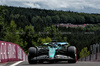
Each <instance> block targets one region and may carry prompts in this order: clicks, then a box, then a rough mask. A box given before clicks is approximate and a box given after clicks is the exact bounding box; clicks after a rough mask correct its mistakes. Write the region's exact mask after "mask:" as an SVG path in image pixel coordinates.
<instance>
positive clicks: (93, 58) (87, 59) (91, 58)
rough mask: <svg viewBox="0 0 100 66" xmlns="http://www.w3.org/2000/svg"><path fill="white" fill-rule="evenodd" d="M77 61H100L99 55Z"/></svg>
mask: <svg viewBox="0 0 100 66" xmlns="http://www.w3.org/2000/svg"><path fill="white" fill-rule="evenodd" d="M78 61H100V53H96V54H91V55H89V56H86V57H84V58H81V59H79V60H78Z"/></svg>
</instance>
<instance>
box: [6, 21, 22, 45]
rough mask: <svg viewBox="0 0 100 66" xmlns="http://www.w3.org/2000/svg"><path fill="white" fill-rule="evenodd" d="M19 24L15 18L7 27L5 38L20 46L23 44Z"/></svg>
mask: <svg viewBox="0 0 100 66" xmlns="http://www.w3.org/2000/svg"><path fill="white" fill-rule="evenodd" d="M18 33H19V32H18V30H17V25H16V24H15V22H14V20H12V21H11V23H10V26H9V27H8V28H7V32H6V35H5V36H4V40H5V41H8V42H13V43H16V44H18V45H19V46H23V43H22V39H21V38H20V35H19V34H18Z"/></svg>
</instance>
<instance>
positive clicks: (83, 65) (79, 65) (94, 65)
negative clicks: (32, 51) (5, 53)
mask: <svg viewBox="0 0 100 66" xmlns="http://www.w3.org/2000/svg"><path fill="white" fill-rule="evenodd" d="M14 63H15V62H10V63H6V64H0V66H11V65H12V64H14ZM16 66H100V62H89V61H88V62H81V61H78V62H76V63H67V62H65V61H61V62H58V63H48V62H44V63H42V64H40V63H38V64H29V63H28V62H21V63H20V64H18V65H16Z"/></svg>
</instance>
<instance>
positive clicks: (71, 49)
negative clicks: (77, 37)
mask: <svg viewBox="0 0 100 66" xmlns="http://www.w3.org/2000/svg"><path fill="white" fill-rule="evenodd" d="M68 55H69V56H70V57H72V58H73V59H72V60H68V63H76V61H77V49H76V47H75V46H69V47H68Z"/></svg>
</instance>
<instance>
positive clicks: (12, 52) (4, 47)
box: [0, 41, 27, 63]
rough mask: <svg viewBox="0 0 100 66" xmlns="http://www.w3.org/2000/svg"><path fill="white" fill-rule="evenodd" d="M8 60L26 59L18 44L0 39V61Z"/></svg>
mask: <svg viewBox="0 0 100 66" xmlns="http://www.w3.org/2000/svg"><path fill="white" fill-rule="evenodd" d="M8 61H27V55H26V54H25V52H24V51H23V49H22V48H21V47H20V46H19V45H17V44H14V43H11V42H5V41H0V63H4V62H8Z"/></svg>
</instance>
